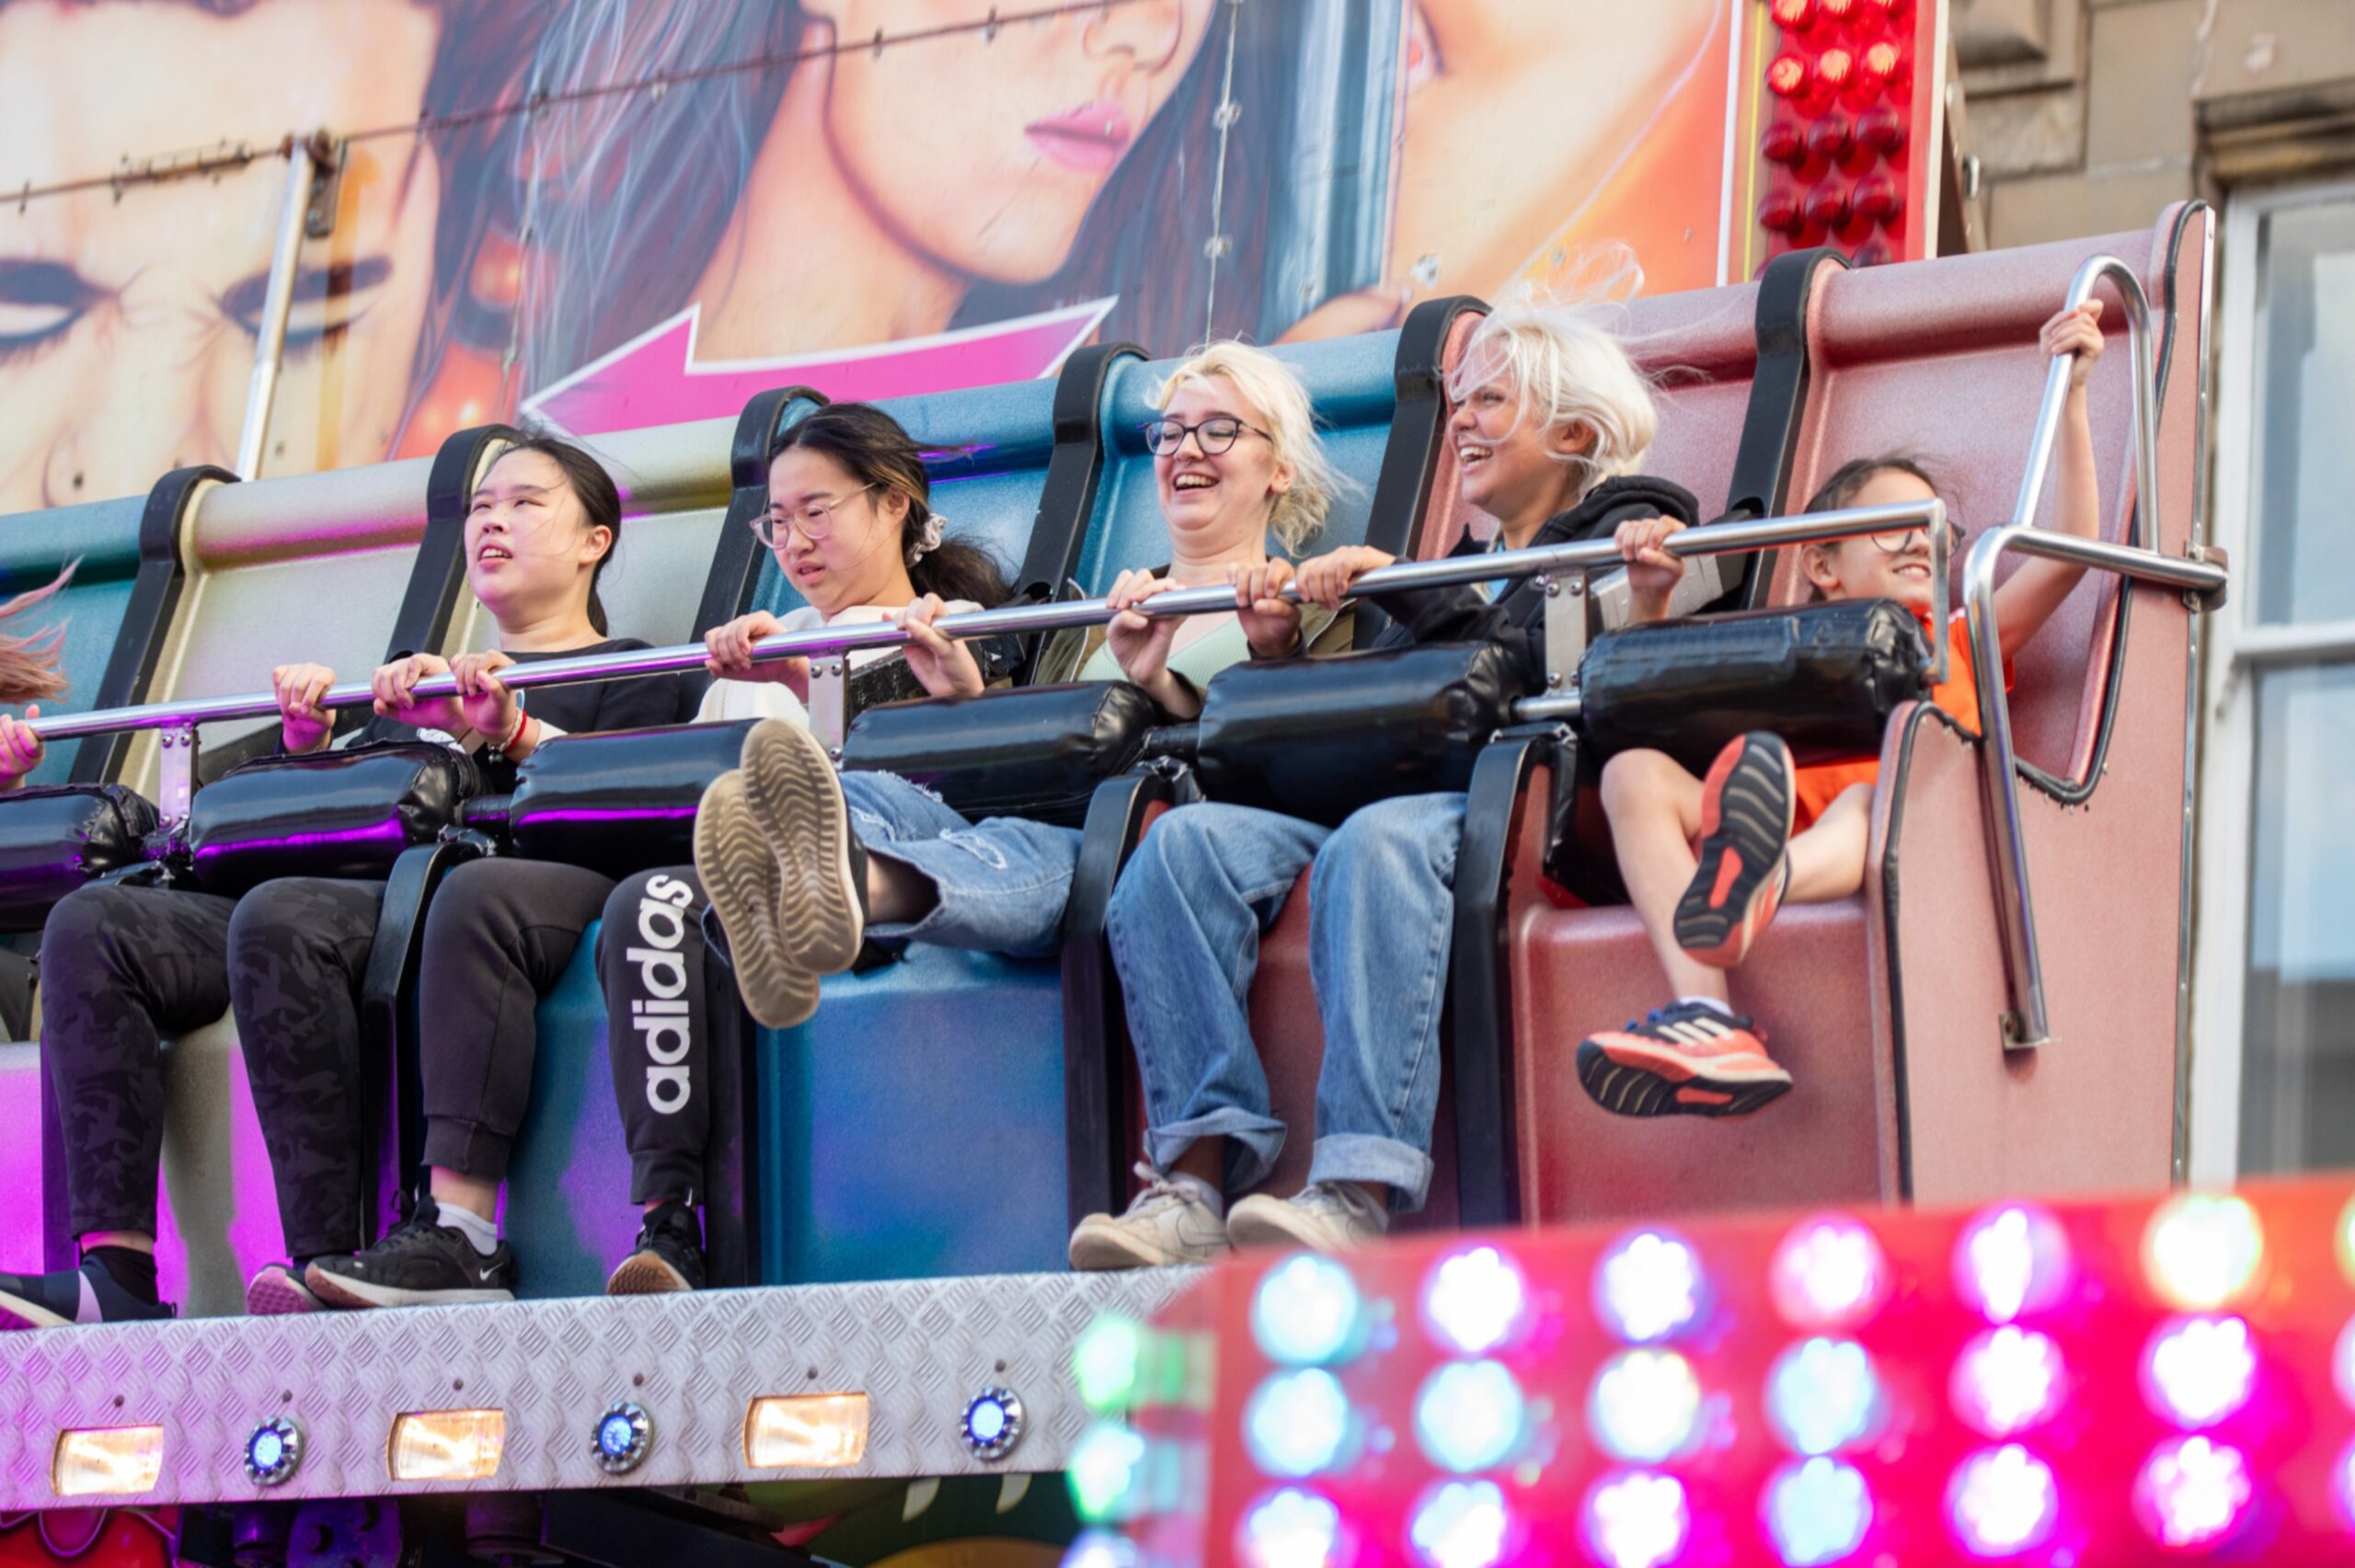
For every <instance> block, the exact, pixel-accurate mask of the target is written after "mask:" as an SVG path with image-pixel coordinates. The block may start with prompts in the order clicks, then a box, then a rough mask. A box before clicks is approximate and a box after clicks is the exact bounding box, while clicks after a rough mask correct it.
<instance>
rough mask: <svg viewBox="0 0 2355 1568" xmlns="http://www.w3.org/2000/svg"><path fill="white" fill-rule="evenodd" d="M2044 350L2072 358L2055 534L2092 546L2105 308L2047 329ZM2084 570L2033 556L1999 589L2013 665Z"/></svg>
mask: <svg viewBox="0 0 2355 1568" xmlns="http://www.w3.org/2000/svg"><path fill="white" fill-rule="evenodd" d="M2043 347H2044V351H2045V352H2046V353H2047V354H2051V355H2060V354H2074V355H2075V356H2076V359H2075V361H2074V363H2073V364H2071V365H2070V367H2069V397H2068V401H2067V402H2066V403H2065V404H2063V405H2062V413H2061V429H2060V432H2059V435H2058V438H2057V439H2056V440H2055V441H2054V442H2053V447H2052V527H2053V531H2054V532H2060V533H2074V534H2075V535H2076V536H2077V537H2078V538H2080V539H2092V538H2096V537H2097V536H2098V535H2099V534H2100V532H2101V485H2100V482H2099V480H2098V479H2097V477H2096V475H2095V473H2094V427H2093V419H2092V417H2091V416H2090V415H2088V414H2087V413H2086V411H2085V383H2086V382H2087V381H2088V380H2090V379H2091V378H2092V376H2093V372H2094V362H2095V361H2097V360H2099V359H2100V358H2101V350H2102V336H2101V302H2100V301H2099V300H2087V301H2086V302H2085V303H2084V304H2082V305H2080V306H2078V307H2077V308H2076V309H2075V310H2064V311H2062V313H2061V314H2060V315H2056V316H2054V317H2053V318H2052V319H2051V320H2050V321H2048V322H2046V323H2045V324H2044V335H2043ZM2084 576H2085V568H2084V567H2073V566H2069V565H2067V564H2066V563H2064V562H2061V561H2047V560H2042V559H2039V558H2036V557H2033V556H2032V557H2030V558H2029V559H2028V560H2027V561H2024V562H2022V563H2021V564H2020V567H2019V569H2018V570H2017V571H2015V572H2014V573H2013V574H2012V575H2011V577H2010V578H2008V579H2007V580H2005V583H2004V586H2003V587H2001V588H1999V589H1996V590H1995V628H1996V631H1997V633H1998V635H2000V636H2001V637H2002V639H2003V644H2004V657H2005V658H2010V657H2011V656H2012V655H2013V654H2015V653H2017V652H2018V651H2019V650H2020V649H2021V648H2022V647H2026V646H2027V645H2028V639H2029V638H2030V637H2033V636H2035V635H2036V634H2037V633H2038V632H2039V631H2042V630H2043V629H2044V623H2045V622H2047V621H2049V620H2051V618H2052V612H2054V611H2055V610H2058V609H2060V608H2061V601H2062V600H2064V599H2066V598H2068V597H2069V590H2070V589H2074V588H2075V587H2076V586H2077V579H2078V578H2082V577H2084Z"/></svg>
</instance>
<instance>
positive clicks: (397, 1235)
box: [365, 1204, 474, 1253]
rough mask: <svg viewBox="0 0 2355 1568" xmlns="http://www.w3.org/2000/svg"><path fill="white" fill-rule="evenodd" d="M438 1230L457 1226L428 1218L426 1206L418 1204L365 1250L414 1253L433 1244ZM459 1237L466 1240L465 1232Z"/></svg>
mask: <svg viewBox="0 0 2355 1568" xmlns="http://www.w3.org/2000/svg"><path fill="white" fill-rule="evenodd" d="M435 1213H436V1214H437V1215H438V1214H439V1213H440V1210H438V1209H437V1210H435ZM436 1230H450V1231H454V1232H456V1227H455V1226H450V1225H442V1224H439V1223H437V1222H436V1221H435V1220H432V1219H427V1218H426V1217H425V1211H424V1206H423V1205H422V1204H420V1205H419V1206H418V1207H417V1209H416V1211H415V1212H412V1213H410V1214H409V1215H408V1216H407V1217H405V1218H404V1219H402V1220H401V1222H400V1223H399V1224H397V1225H396V1226H394V1227H393V1228H392V1229H391V1230H387V1231H385V1233H384V1234H383V1235H382V1236H379V1237H378V1238H376V1244H375V1245H374V1246H372V1247H369V1248H366V1249H365V1250H366V1251H368V1252H372V1253H413V1252H416V1251H418V1250H419V1248H422V1247H429V1246H431V1245H432V1244H433V1240H432V1238H433V1232H434V1231H436ZM458 1239H459V1240H460V1241H465V1235H464V1233H463V1232H458ZM473 1244H474V1243H472V1242H467V1245H468V1246H469V1247H471V1246H472V1245H473Z"/></svg>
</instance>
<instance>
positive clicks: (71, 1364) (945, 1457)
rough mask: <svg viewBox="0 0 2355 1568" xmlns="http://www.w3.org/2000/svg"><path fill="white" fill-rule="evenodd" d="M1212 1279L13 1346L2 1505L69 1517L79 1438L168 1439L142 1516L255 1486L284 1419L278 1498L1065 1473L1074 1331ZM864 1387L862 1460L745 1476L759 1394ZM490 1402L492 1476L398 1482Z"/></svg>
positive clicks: (1078, 1412) (463, 1316) (269, 1325)
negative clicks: (966, 1436)
mask: <svg viewBox="0 0 2355 1568" xmlns="http://www.w3.org/2000/svg"><path fill="white" fill-rule="evenodd" d="M1197 1277H1199V1271H1196V1270H1190V1269H1166V1270H1145V1271H1142V1272H1139V1273H1134V1274H1121V1275H1084V1274H1074V1275H1000V1276H979V1277H972V1278H962V1279H937V1280H899V1281H890V1282H886V1283H878V1284H871V1285H827V1286H798V1287H787V1288H768V1289H752V1290H711V1291H704V1292H700V1293H697V1294H694V1295H680V1296H670V1297H637V1298H630V1299H605V1298H588V1299H572V1300H559V1301H519V1302H515V1303H512V1304H510V1305H503V1306H477V1307H436V1308H411V1309H407V1310H385V1311H373V1312H333V1313H318V1314H314V1315H311V1316H307V1317H281V1318H213V1319H204V1320H201V1321H194V1322H169V1323H154V1324H125V1325H121V1326H118V1327H111V1328H107V1327H94V1328H65V1329H51V1330H46V1331H41V1332H37V1333H13V1334H5V1335H0V1408H5V1410H6V1412H7V1415H8V1420H7V1425H6V1430H5V1431H0V1478H4V1482H5V1483H4V1484H0V1510H9V1511H13V1510H17V1509H22V1508H44V1507H55V1506H58V1505H59V1500H58V1499H57V1498H55V1497H54V1496H52V1494H51V1491H50V1462H51V1458H52V1453H53V1452H54V1450H55V1448H56V1443H57V1436H58V1433H59V1432H60V1431H61V1430H65V1429H69V1428H77V1427H106V1426H138V1425H157V1424H160V1425H162V1426H163V1428H164V1453H163V1473H162V1476H161V1479H160V1480H159V1481H158V1482H157V1483H156V1485H155V1488H154V1489H153V1490H151V1491H148V1492H145V1493H142V1494H138V1498H139V1500H140V1501H142V1502H155V1503H210V1502H223V1501H228V1502H235V1501H239V1500H242V1499H247V1498H252V1497H255V1496H258V1495H260V1494H261V1490H260V1489H259V1488H258V1487H257V1486H256V1485H255V1484H254V1483H253V1482H250V1481H248V1480H247V1477H246V1471H245V1464H244V1456H245V1447H246V1439H247V1436H248V1435H249V1434H250V1433H251V1432H252V1431H253V1429H254V1427H255V1426H256V1425H258V1423H259V1422H260V1421H261V1420H262V1419H263V1418H264V1417H266V1416H270V1415H281V1414H282V1415H287V1416H291V1417H293V1419H294V1420H295V1421H296V1422H298V1423H300V1424H301V1425H302V1427H303V1433H304V1446H303V1459H302V1466H301V1468H300V1470H299V1471H296V1473H295V1474H294V1476H293V1478H292V1479H291V1480H289V1481H288V1482H285V1483H284V1484H283V1485H281V1486H278V1487H275V1488H272V1489H270V1492H269V1494H268V1495H270V1496H271V1497H273V1498H292V1497H348V1496H357V1495H385V1494H400V1493H408V1492H466V1491H477V1492H538V1491H548V1490H557V1489H563V1490H572V1489H577V1488H586V1487H643V1486H676V1485H684V1484H688V1483H697V1484H713V1483H718V1482H737V1481H772V1480H779V1479H787V1478H791V1477H794V1476H798V1475H844V1476H881V1477H890V1476H910V1477H913V1476H941V1475H958V1474H966V1473H981V1472H987V1471H1053V1470H1059V1469H1061V1468H1062V1467H1063V1462H1064V1457H1065V1456H1066V1455H1067V1454H1068V1453H1069V1452H1070V1449H1071V1447H1072V1445H1073V1442H1074V1439H1076V1438H1077V1437H1078V1436H1079V1434H1080V1432H1081V1431H1082V1430H1083V1428H1084V1427H1085V1426H1086V1424H1087V1419H1088V1418H1087V1413H1086V1407H1085V1406H1083V1405H1082V1404H1081V1403H1080V1402H1079V1397H1078V1394H1077V1392H1076V1391H1074V1388H1073V1387H1072V1381H1071V1376H1070V1370H1069V1368H1070V1356H1071V1345H1072V1342H1073V1340H1074V1339H1075V1338H1076V1337H1077V1336H1078V1334H1079V1333H1080V1332H1081V1331H1082V1330H1083V1329H1085V1328H1086V1326H1087V1324H1088V1323H1089V1322H1091V1321H1093V1319H1094V1318H1095V1316H1096V1315H1097V1313H1098V1312H1100V1311H1104V1310H1108V1309H1119V1310H1124V1311H1127V1312H1130V1313H1132V1314H1135V1315H1137V1316H1140V1317H1142V1316H1145V1315H1149V1314H1150V1313H1152V1312H1154V1311H1156V1310H1159V1309H1160V1308H1161V1307H1162V1306H1163V1305H1164V1304H1166V1302H1167V1301H1169V1300H1170V1299H1172V1298H1174V1297H1175V1296H1177V1294H1178V1293H1179V1292H1181V1291H1182V1290H1184V1289H1185V1288H1187V1287H1188V1286H1189V1285H1190V1284H1191V1283H1192V1282H1193V1280H1194V1279H1196V1278H1197ZM993 1385H994V1386H999V1387H1004V1388H1006V1389H1009V1390H1011V1391H1014V1392H1015V1393H1016V1394H1017V1395H1018V1396H1019V1397H1020V1399H1021V1401H1022V1403H1023V1405H1024V1407H1025V1409H1026V1411H1027V1412H1028V1420H1029V1427H1028V1433H1027V1434H1026V1436H1024V1437H1023V1439H1022V1441H1021V1442H1020V1443H1019V1444H1018V1445H1017V1447H1016V1448H1015V1449H1014V1451H1013V1452H1012V1453H1011V1454H1010V1455H1009V1456H1007V1457H1006V1458H1005V1459H1001V1460H999V1461H997V1462H995V1463H983V1462H982V1461H981V1460H979V1459H974V1458H973V1457H972V1456H971V1454H969V1453H968V1452H967V1451H966V1449H965V1448H964V1445H963V1443H962V1442H961V1441H960V1440H959V1436H958V1422H959V1417H960V1416H961V1414H962V1413H963V1411H964V1407H965V1404H966V1402H967V1401H969V1400H970V1399H971V1398H972V1396H973V1395H974V1394H976V1393H978V1392H979V1391H981V1390H982V1389H983V1388H986V1387H990V1386H993ZM848 1391H857V1392H864V1393H865V1394H867V1397H868V1401H869V1405H870V1427H869V1433H868V1439H867V1453H866V1457H865V1459H863V1460H862V1461H861V1462H860V1463H859V1464H857V1465H856V1466H852V1467H848V1468H845V1469H842V1470H832V1471H779V1470H755V1469H753V1468H752V1467H751V1466H750V1465H748V1464H747V1463H746V1462H745V1458H744V1448H743V1432H744V1413H745V1407H746V1405H747V1403H748V1402H750V1401H751V1400H752V1399H753V1398H755V1397H757V1396H760V1395H764V1394H792V1393H831V1392H848ZM622 1399H628V1400H635V1401H636V1402H638V1403H639V1404H640V1405H642V1406H644V1407H645V1408H646V1410H647V1411H648V1413H649V1414H650V1415H651V1416H652V1418H653V1425H654V1432H655V1441H654V1447H653V1451H652V1452H651V1453H650V1454H649V1456H648V1457H647V1459H646V1461H645V1463H644V1464H643V1465H642V1466H640V1467H639V1468H638V1470H636V1471H633V1472H631V1473H629V1474H628V1475H626V1476H619V1477H615V1476H608V1475H606V1474H605V1473H604V1472H603V1471H602V1470H601V1469H600V1468H599V1467H598V1465H597V1462H596V1460H595V1459H593V1458H592V1456H591V1437H592V1428H593V1426H594V1425H595V1423H596V1421H597V1418H598V1416H599V1415H600V1414H601V1413H603V1411H604V1410H605V1408H606V1407H607V1406H608V1405H609V1404H611V1403H613V1402H615V1401H616V1400H622ZM488 1407H497V1408H499V1409H501V1410H504V1411H505V1412H506V1413H507V1443H506V1450H505V1453H504V1455H503V1457H502V1459H501V1461H500V1469H499V1471H498V1473H497V1474H496V1475H494V1476H492V1477H490V1478H489V1479H488V1480H485V1481H477V1482H456V1483H445V1484H439V1485H436V1484H420V1483H414V1482H394V1481H393V1480H391V1478H390V1476H389V1473H388V1471H387V1469H386V1456H385V1447H386V1439H387V1436H388V1435H389V1433H390V1431H391V1427H392V1421H393V1417H394V1416H396V1415H397V1414H400V1413H404V1412H408V1411H419V1410H449V1409H481V1408H488ZM108 1500H109V1499H106V1498H99V1497H93V1498H77V1499H75V1502H76V1503H98V1502H105V1501H108ZM125 1500H127V1499H125Z"/></svg>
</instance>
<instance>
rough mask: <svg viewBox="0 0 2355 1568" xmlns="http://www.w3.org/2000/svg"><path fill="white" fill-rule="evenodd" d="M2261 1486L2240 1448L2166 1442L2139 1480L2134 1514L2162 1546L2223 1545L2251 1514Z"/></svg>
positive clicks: (2198, 1440)
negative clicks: (2257, 1486)
mask: <svg viewBox="0 0 2355 1568" xmlns="http://www.w3.org/2000/svg"><path fill="white" fill-rule="evenodd" d="M2254 1493H2255V1487H2254V1486H2253V1485H2252V1484H2251V1482H2250V1481H2249V1473H2248V1461H2247V1460H2246V1459H2243V1458H2242V1457H2241V1451H2240V1450H2239V1449H2238V1448H2228V1447H2226V1446H2225V1445H2224V1444H2222V1443H2211V1442H2210V1441H2209V1440H2208V1439H2207V1438H2205V1437H2178V1438H2177V1439H2176V1440H2175V1441H2174V1442H2171V1443H2162V1444H2160V1445H2159V1446H2158V1447H2157V1448H2154V1449H2153V1450H2152V1452H2151V1457H2150V1458H2149V1459H2146V1460H2145V1461H2143V1464H2142V1474H2141V1475H2139V1476H2137V1477H2136V1478H2135V1481H2134V1514H2135V1516H2136V1517H2137V1518H2139V1519H2140V1520H2142V1528H2144V1529H2145V1530H2148V1531H2149V1532H2150V1534H2151V1539H2154V1540H2155V1541H2157V1542H2158V1543H2159V1544H2160V1545H2162V1546H2175V1547H2204V1546H2213V1545H2215V1544H2216V1543H2217V1542H2218V1541H2221V1540H2223V1539H2224V1538H2225V1537H2226V1536H2228V1535H2230V1534H2232V1533H2233V1530H2234V1528H2235V1527H2237V1526H2238V1525H2239V1524H2240V1522H2241V1516H2243V1515H2244V1514H2245V1513H2246V1512H2247V1510H2248V1504H2249V1498H2250V1497H2251V1496H2252V1495H2253V1494H2254Z"/></svg>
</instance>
